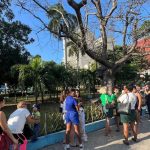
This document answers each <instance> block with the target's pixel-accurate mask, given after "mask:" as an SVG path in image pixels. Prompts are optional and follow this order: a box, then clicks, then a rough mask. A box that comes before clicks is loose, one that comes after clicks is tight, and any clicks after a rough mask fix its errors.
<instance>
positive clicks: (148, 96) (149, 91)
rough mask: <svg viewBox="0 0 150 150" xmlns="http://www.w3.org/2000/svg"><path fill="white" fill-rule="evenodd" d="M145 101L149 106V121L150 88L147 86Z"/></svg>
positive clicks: (148, 107) (149, 107)
mask: <svg viewBox="0 0 150 150" xmlns="http://www.w3.org/2000/svg"><path fill="white" fill-rule="evenodd" d="M145 100H146V105H147V109H148V114H149V120H150V88H149V86H148V85H146V86H145Z"/></svg>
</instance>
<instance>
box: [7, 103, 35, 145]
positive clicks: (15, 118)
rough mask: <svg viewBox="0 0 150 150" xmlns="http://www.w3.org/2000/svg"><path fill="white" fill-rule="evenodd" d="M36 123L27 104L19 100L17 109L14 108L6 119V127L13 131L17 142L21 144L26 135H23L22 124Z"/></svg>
mask: <svg viewBox="0 0 150 150" xmlns="http://www.w3.org/2000/svg"><path fill="white" fill-rule="evenodd" d="M26 121H27V122H28V123H33V124H34V123H36V120H34V119H32V118H31V115H30V112H29V111H28V109H27V104H26V102H24V101H21V102H19V103H18V105H17V110H15V111H14V112H13V113H12V114H11V115H10V116H9V119H8V121H7V124H8V127H9V129H10V130H11V132H12V133H13V135H14V137H15V138H16V139H19V143H20V144H23V143H24V141H27V140H26V137H25V136H24V135H23V129H24V125H25V123H26Z"/></svg>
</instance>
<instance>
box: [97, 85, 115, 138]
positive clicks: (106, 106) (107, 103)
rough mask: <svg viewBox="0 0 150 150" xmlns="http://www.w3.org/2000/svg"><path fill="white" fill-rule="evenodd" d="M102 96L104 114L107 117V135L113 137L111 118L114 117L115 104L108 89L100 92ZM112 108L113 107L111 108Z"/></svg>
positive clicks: (101, 89)
mask: <svg viewBox="0 0 150 150" xmlns="http://www.w3.org/2000/svg"><path fill="white" fill-rule="evenodd" d="M99 93H100V94H101V95H100V101H101V104H102V108H103V112H104V113H105V116H106V125H105V135H106V136H108V135H111V128H110V118H112V117H113V107H114V105H115V104H114V102H113V100H112V99H111V96H110V95H108V94H107V87H106V86H104V87H101V88H100V90H99ZM111 106H112V107H111Z"/></svg>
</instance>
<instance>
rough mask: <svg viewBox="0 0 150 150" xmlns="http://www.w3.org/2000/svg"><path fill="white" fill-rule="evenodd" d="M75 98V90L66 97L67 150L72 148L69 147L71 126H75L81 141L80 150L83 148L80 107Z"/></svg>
mask: <svg viewBox="0 0 150 150" xmlns="http://www.w3.org/2000/svg"><path fill="white" fill-rule="evenodd" d="M74 96H75V89H71V90H70V92H69V95H68V96H67V97H66V100H65V104H66V116H65V119H66V145H65V150H68V149H69V148H70V145H69V137H70V130H71V125H73V126H74V131H75V133H76V135H77V138H78V140H79V144H80V149H82V148H83V145H82V141H81V137H80V133H79V115H78V111H79V107H78V103H77V101H76V100H75V99H74V98H73V97H74Z"/></svg>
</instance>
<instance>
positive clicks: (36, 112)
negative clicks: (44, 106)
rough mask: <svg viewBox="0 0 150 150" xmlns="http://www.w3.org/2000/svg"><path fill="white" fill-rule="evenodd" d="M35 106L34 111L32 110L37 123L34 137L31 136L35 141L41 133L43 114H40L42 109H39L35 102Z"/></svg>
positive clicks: (34, 128)
mask: <svg viewBox="0 0 150 150" xmlns="http://www.w3.org/2000/svg"><path fill="white" fill-rule="evenodd" d="M32 108H33V112H32V116H31V117H32V118H33V119H34V120H36V123H34V127H33V134H34V135H33V137H32V138H31V141H32V142H34V141H36V140H37V138H38V136H39V134H40V117H41V114H40V111H39V109H38V106H37V105H36V104H34V105H33V106H32Z"/></svg>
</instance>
